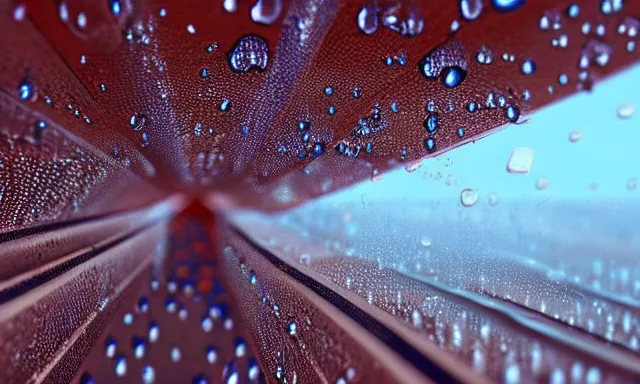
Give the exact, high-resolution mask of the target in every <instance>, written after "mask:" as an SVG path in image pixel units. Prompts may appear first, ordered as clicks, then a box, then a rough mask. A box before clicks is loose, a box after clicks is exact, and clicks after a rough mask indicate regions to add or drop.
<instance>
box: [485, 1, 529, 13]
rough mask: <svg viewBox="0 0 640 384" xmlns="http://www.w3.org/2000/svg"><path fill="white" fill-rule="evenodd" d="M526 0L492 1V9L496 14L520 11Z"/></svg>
mask: <svg viewBox="0 0 640 384" xmlns="http://www.w3.org/2000/svg"><path fill="white" fill-rule="evenodd" d="M526 2H527V1H526V0H491V7H492V8H493V10H494V11H496V12H502V13H508V12H513V11H516V10H518V9H520V8H521V7H522V6H523V5H525V3H526Z"/></svg>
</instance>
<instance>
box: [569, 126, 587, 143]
mask: <svg viewBox="0 0 640 384" xmlns="http://www.w3.org/2000/svg"><path fill="white" fill-rule="evenodd" d="M583 136H584V132H583V131H582V130H581V129H575V130H573V131H571V132H570V133H569V141H570V142H572V143H577V142H578V141H580V140H582V137H583Z"/></svg>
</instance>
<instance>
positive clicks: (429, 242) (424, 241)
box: [420, 236, 431, 248]
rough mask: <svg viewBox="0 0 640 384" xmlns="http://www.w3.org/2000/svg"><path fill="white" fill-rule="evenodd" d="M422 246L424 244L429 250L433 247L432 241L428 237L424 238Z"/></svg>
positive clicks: (421, 240)
mask: <svg viewBox="0 0 640 384" xmlns="http://www.w3.org/2000/svg"><path fill="white" fill-rule="evenodd" d="M420 244H422V246H423V247H425V248H428V247H430V246H431V239H430V238H429V237H427V236H422V238H421V239H420Z"/></svg>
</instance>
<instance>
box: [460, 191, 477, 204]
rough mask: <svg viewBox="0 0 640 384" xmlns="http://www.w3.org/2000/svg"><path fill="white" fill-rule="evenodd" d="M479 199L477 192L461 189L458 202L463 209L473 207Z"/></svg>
mask: <svg viewBox="0 0 640 384" xmlns="http://www.w3.org/2000/svg"><path fill="white" fill-rule="evenodd" d="M479 198H480V196H479V195H478V191H476V190H473V189H470V188H466V189H463V190H462V192H461V193H460V202H461V203H462V205H464V206H465V207H471V206H473V205H475V204H476V203H477V202H478V199H479Z"/></svg>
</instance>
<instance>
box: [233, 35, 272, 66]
mask: <svg viewBox="0 0 640 384" xmlns="http://www.w3.org/2000/svg"><path fill="white" fill-rule="evenodd" d="M268 62H269V49H268V47H267V42H266V41H265V40H264V39H263V38H262V37H260V36H256V35H248V36H244V37H241V38H240V39H238V41H237V42H236V43H235V44H234V46H233V48H232V49H231V52H230V53H229V66H230V67H231V69H232V70H233V71H235V72H248V71H249V70H252V69H255V70H257V71H264V70H265V69H266V68H267V64H268Z"/></svg>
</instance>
